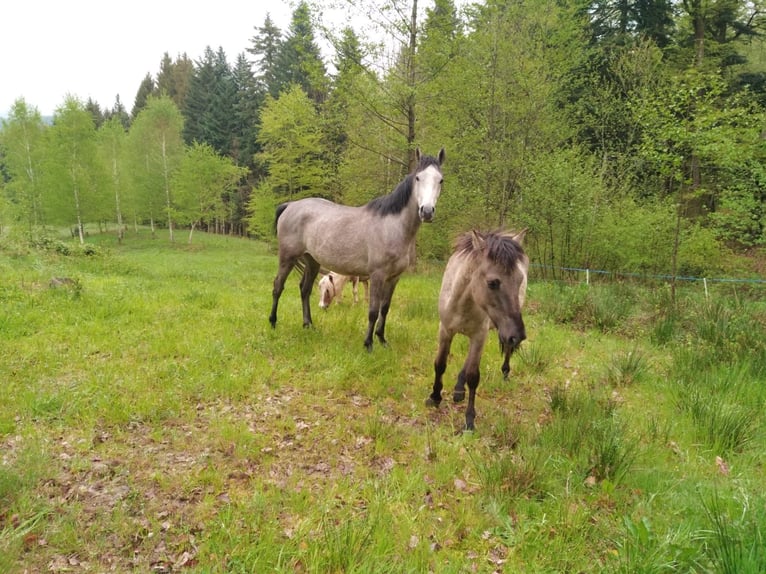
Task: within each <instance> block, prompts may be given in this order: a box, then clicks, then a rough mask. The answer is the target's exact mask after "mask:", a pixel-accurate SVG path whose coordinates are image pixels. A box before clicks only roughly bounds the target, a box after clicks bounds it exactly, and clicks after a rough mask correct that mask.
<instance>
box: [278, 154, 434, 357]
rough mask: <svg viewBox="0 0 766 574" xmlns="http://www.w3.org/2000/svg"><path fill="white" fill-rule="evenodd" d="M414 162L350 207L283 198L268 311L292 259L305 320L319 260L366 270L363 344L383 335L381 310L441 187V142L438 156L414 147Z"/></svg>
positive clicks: (350, 271)
mask: <svg viewBox="0 0 766 574" xmlns="http://www.w3.org/2000/svg"><path fill="white" fill-rule="evenodd" d="M416 159H417V165H416V166H415V168H414V170H413V171H412V172H411V173H410V174H408V175H407V176H406V177H405V178H404V180H403V181H401V182H400V183H399V184H398V185H397V186H396V188H395V189H394V190H393V191H392V192H391V193H389V194H388V195H385V196H383V197H379V198H377V199H373V200H372V201H370V202H369V203H368V204H367V205H363V206H361V207H351V206H347V205H339V204H337V203H333V202H332V201H328V200H326V199H320V198H316V197H310V198H306V199H299V200H297V201H290V202H288V203H283V204H281V205H280V206H278V207H277V210H276V217H275V223H276V228H277V238H278V239H279V270H278V271H277V275H276V277H275V278H274V290H273V292H272V306H271V315H269V322H270V323H271V326H272V327H276V324H277V306H278V304H279V298H280V296H281V295H282V291H283V289H284V286H285V280H286V279H287V276H288V275H289V274H290V271H292V269H293V267H295V266H296V265H299V267H301V268H302V269H303V278H302V279H301V283H300V291H301V302H302V304H303V326H304V327H309V326H311V324H312V321H311V304H310V297H311V291H312V289H313V287H314V279H316V276H317V274H318V273H319V267H320V266H322V267H324V268H326V269H328V270H330V271H335V272H337V273H340V274H342V275H364V276H367V277H369V278H370V306H369V311H368V314H367V318H368V325H367V336H366V337H365V339H364V346H365V347H366V348H367V350H368V351H371V350H372V335H373V333H374V334H375V335H376V336H377V337H378V340H379V341H380V342H381V343H382V344H385V343H386V338H385V329H386V316H387V315H388V310H389V307H390V305H391V297H392V296H393V294H394V289H395V288H396V284H397V283H398V281H399V277H400V276H401V275H402V273H404V271H405V270H406V269H407V267H408V266H409V265H410V263H411V261H410V256H411V253H413V249H412V245H413V243H414V242H415V236H416V234H417V232H418V229H420V224H421V222H431V221H432V220H433V218H434V212H435V210H436V201H437V199H439V194H440V193H441V187H442V170H441V166H442V163H443V162H444V149H443V148H442V150H441V151H440V152H439V155H438V156H437V157H433V156H429V155H421V153H420V150H419V149H418V150H416Z"/></svg>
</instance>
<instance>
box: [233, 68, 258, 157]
mask: <svg viewBox="0 0 766 574" xmlns="http://www.w3.org/2000/svg"><path fill="white" fill-rule="evenodd" d="M232 82H233V85H234V89H235V97H234V106H233V120H234V121H233V127H232V129H233V134H232V150H231V152H232V157H234V159H235V160H236V161H237V163H238V164H240V165H247V166H249V167H253V158H254V156H255V153H256V151H257V139H258V119H259V117H258V115H259V112H260V107H261V106H262V105H263V100H264V94H263V93H262V92H260V91H259V90H258V85H257V83H256V80H255V75H254V74H253V71H252V69H251V67H250V63H249V62H248V61H247V58H246V57H245V54H239V56H237V63H236V65H235V67H234V69H233V70H232Z"/></svg>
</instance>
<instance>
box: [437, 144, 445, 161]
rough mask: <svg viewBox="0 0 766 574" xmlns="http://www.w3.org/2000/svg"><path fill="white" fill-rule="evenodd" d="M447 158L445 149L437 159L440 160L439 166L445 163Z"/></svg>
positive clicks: (440, 151)
mask: <svg viewBox="0 0 766 574" xmlns="http://www.w3.org/2000/svg"><path fill="white" fill-rule="evenodd" d="M445 158H446V154H445V152H444V148H442V149H440V150H439V156H438V157H437V159H438V160H439V165H441V164H443V163H444V159H445Z"/></svg>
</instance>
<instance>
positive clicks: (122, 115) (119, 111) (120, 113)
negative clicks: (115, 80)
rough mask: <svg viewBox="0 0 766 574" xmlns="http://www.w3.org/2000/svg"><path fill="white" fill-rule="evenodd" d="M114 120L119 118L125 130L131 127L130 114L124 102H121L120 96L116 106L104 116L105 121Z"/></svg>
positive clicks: (116, 99)
mask: <svg viewBox="0 0 766 574" xmlns="http://www.w3.org/2000/svg"><path fill="white" fill-rule="evenodd" d="M112 118H117V120H118V121H119V122H120V124H122V127H123V128H125V129H128V128H129V127H130V114H128V111H127V110H126V109H125V106H124V105H123V103H122V100H120V95H119V94H117V97H116V98H115V100H114V106H112V109H111V110H108V111H107V112H106V113H105V114H104V120H105V121H109V120H110V119H112Z"/></svg>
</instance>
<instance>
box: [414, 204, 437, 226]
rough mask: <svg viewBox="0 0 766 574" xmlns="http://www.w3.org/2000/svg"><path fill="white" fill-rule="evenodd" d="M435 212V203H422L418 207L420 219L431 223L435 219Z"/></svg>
mask: <svg viewBox="0 0 766 574" xmlns="http://www.w3.org/2000/svg"><path fill="white" fill-rule="evenodd" d="M434 212H436V208H435V207H434V206H433V205H421V206H420V208H419V209H418V215H420V221H423V222H425V223H431V222H432V221H433V219H434Z"/></svg>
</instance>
